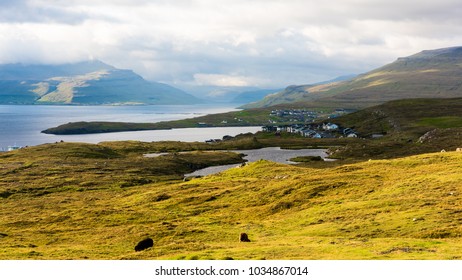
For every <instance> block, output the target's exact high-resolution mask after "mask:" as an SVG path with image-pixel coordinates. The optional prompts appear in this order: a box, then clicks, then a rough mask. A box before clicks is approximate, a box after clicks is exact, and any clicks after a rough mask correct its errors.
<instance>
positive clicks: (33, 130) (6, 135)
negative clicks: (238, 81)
mask: <svg viewBox="0 0 462 280" xmlns="http://www.w3.org/2000/svg"><path fill="white" fill-rule="evenodd" d="M234 108H235V107H234V106H232V105H229V104H226V105H218V106H217V105H216V104H213V105H211V104H206V105H204V104H201V105H149V106H49V105H0V150H1V149H2V148H3V149H5V148H6V147H7V146H12V145H17V146H32V145H39V144H44V143H53V142H56V141H61V140H63V141H66V142H85V143H98V142H102V141H116V140H139V141H148V142H151V141H163V140H175V141H176V140H178V141H205V140H207V139H211V138H221V137H222V136H224V135H232V136H233V135H237V134H239V133H246V132H256V131H257V130H258V129H259V128H258V127H229V128H186V129H173V130H151V131H136V132H115V133H101V134H87V135H48V134H43V133H41V131H42V130H44V129H47V128H50V127H55V126H58V125H61V124H65V123H68V122H78V121H114V122H159V121H168V120H179V119H186V118H193V117H199V116H203V115H207V114H214V113H221V112H229V111H235V110H236V109H234Z"/></svg>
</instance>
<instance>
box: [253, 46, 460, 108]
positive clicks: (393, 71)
mask: <svg viewBox="0 0 462 280" xmlns="http://www.w3.org/2000/svg"><path fill="white" fill-rule="evenodd" d="M461 77H462V47H454V48H445V49H437V50H429V51H422V52H420V53H418V54H415V55H412V56H409V57H404V58H399V59H397V60H396V61H395V62H393V63H390V64H388V65H385V66H383V67H381V68H378V69H375V70H373V71H370V72H368V73H365V74H363V75H359V76H357V77H355V78H353V79H351V80H347V81H343V82H334V83H330V84H325V85H301V86H291V87H288V88H286V89H285V90H283V91H281V92H279V93H277V94H274V95H270V96H267V97H266V98H264V99H263V100H261V101H259V102H256V103H251V104H248V105H247V106H245V108H257V107H269V106H274V105H278V104H287V103H312V104H313V103H314V104H318V105H319V104H330V105H332V106H337V107H338V106H340V107H346V108H365V107H369V106H373V105H377V104H381V103H383V102H386V101H390V100H396V99H407V98H455V97H462V82H461Z"/></svg>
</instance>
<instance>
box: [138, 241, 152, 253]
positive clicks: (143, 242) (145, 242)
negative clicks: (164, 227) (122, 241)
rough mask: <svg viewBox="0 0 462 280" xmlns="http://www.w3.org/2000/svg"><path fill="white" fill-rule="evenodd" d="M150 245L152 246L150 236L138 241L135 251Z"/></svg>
mask: <svg viewBox="0 0 462 280" xmlns="http://www.w3.org/2000/svg"><path fill="white" fill-rule="evenodd" d="M152 246H154V241H153V240H152V239H151V238H146V239H143V240H141V241H140V242H138V244H137V245H136V246H135V251H136V252H139V251H143V250H146V249H147V248H151V247H152Z"/></svg>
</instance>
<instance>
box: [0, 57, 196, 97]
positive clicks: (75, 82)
mask: <svg viewBox="0 0 462 280" xmlns="http://www.w3.org/2000/svg"><path fill="white" fill-rule="evenodd" d="M195 103H201V101H200V100H199V99H198V98H196V97H194V96H192V95H190V94H187V93H185V92H184V91H182V90H180V89H177V88H174V87H172V86H170V85H167V84H163V83H157V82H149V81H146V80H144V79H143V78H142V77H141V76H139V75H138V74H136V73H135V72H133V71H132V70H127V69H118V68H115V67H114V66H111V65H108V64H106V63H104V62H101V61H99V60H92V61H83V62H78V63H69V64H58V65H38V64H37V65H25V64H3V65H0V104H13V105H14V104H71V105H103V104H104V105H114V104H115V105H118V104H132V105H135V104H139V105H141V104H195Z"/></svg>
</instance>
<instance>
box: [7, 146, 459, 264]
mask: <svg viewBox="0 0 462 280" xmlns="http://www.w3.org/2000/svg"><path fill="white" fill-rule="evenodd" d="M250 144H251V143H250ZM161 145H163V146H162V147H161ZM178 145H180V144H172V143H170V144H168V143H164V144H155V145H154V144H143V143H129V142H115V143H103V144H100V145H89V144H72V143H57V144H50V145H43V146H37V147H31V148H27V149H23V150H19V151H16V152H12V153H5V154H0V259H246V260H247V259H460V258H462V200H461V194H462V153H457V152H447V153H434V154H423V155H418V156H411V157H405V158H400V159H391V160H371V161H364V162H358V163H354V164H342V163H339V162H336V163H332V164H331V165H329V164H326V163H323V164H321V165H317V163H305V164H304V166H303V167H300V166H289V165H284V164H276V163H272V162H268V161H259V162H256V163H252V164H249V165H247V166H244V167H240V168H233V169H231V170H228V171H225V172H223V173H220V174H217V175H211V176H206V177H203V178H197V179H192V180H190V181H183V180H182V176H181V174H183V173H185V172H187V171H188V170H191V169H196V168H198V167H199V166H207V165H216V164H224V163H225V162H228V163H230V162H240V159H241V158H240V157H239V156H237V155H236V154H234V153H228V152H200V151H196V152H191V153H186V154H183V153H177V151H174V150H175V149H174V148H175V147H177V148H176V149H180V148H181V149H183V150H188V147H187V146H182V147H180V148H178V147H179V146H178ZM181 145H192V144H181ZM189 148H190V149H194V148H197V146H194V147H193V146H190V147H189ZM148 151H149V152H160V151H163V152H169V154H168V155H165V156H163V157H158V158H145V157H143V156H142V155H143V153H146V152H148ZM241 232H246V233H247V234H248V235H249V238H250V240H251V242H248V243H241V242H239V234H240V233H241ZM145 237H151V238H152V239H153V240H154V246H153V247H152V248H149V249H147V250H144V251H140V252H135V250H134V247H135V245H136V244H137V242H138V241H140V240H142V239H143V238H145Z"/></svg>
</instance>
